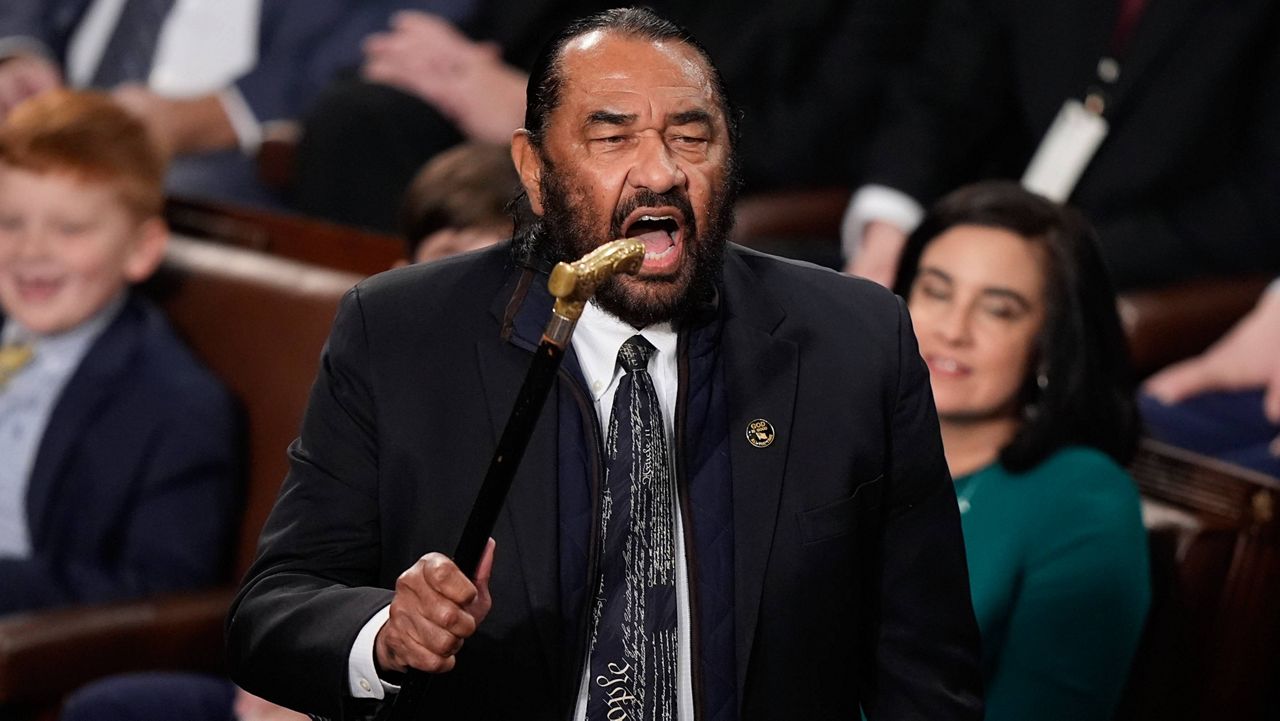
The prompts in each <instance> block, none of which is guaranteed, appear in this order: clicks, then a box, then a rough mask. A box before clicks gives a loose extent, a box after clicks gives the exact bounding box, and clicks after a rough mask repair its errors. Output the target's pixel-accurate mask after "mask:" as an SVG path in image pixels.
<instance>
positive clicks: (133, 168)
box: [0, 91, 238, 613]
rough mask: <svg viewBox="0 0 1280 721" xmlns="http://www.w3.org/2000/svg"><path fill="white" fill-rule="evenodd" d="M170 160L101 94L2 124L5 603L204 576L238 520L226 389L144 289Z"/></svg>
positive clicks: (25, 110)
mask: <svg viewBox="0 0 1280 721" xmlns="http://www.w3.org/2000/svg"><path fill="white" fill-rule="evenodd" d="M164 173H165V164H164V160H163V158H162V157H161V155H160V154H159V152H158V151H157V150H156V148H155V147H154V145H153V144H152V142H151V139H150V137H149V136H148V134H147V130H146V128H145V127H144V126H143V125H142V123H141V122H140V121H138V120H136V119H134V118H133V116H131V115H130V114H129V113H127V112H126V111H124V110H122V109H121V108H119V107H118V106H117V105H116V104H115V103H113V102H112V101H111V100H110V99H109V98H107V97H106V96H104V95H99V94H95V93H85V92H69V91H53V92H49V93H45V94H43V95H40V96H39V97H37V98H35V99H33V100H31V101H28V102H27V103H25V104H23V105H21V106H19V107H18V108H17V109H15V110H14V111H13V112H12V113H11V114H10V116H9V117H8V118H7V120H6V122H5V124H4V125H3V126H0V347H2V348H3V350H0V613H7V612H12V611H17V610H21V609H33V608H42V607H50V606H57V605H63V604H70V603H80V602H102V601H110V600H116V599H122V598H129V597H136V596H140V595H143V594H148V593H152V592H157V591H165V590H170V589H176V588H183V587H194V586H200V585H206V584H212V583H214V582H216V581H218V580H219V579H220V576H221V575H222V572H223V571H224V568H225V564H224V560H225V559H224V552H225V551H226V549H227V548H228V547H229V542H228V539H229V537H230V534H231V532H232V530H233V521H232V518H233V511H234V503H235V497H236V480H235V479H236V474H237V472H238V459H237V445H238V444H237V437H236V436H237V430H236V422H235V412H234V409H233V404H232V401H231V399H230V396H229V395H228V394H227V392H226V390H225V389H224V388H223V387H222V386H221V385H220V384H219V383H218V382H217V381H216V380H215V379H214V378H213V376H212V375H210V373H209V372H208V371H207V370H206V369H204V368H203V367H202V366H201V365H200V364H199V363H198V362H197V361H196V360H195V358H194V357H193V356H192V355H191V353H190V352H189V351H188V350H187V349H186V348H185V347H184V346H183V345H182V343H181V342H180V341H179V340H178V338H177V337H176V336H175V335H174V333H173V331H172V330H171V329H170V328H169V326H168V324H167V323H166V321H165V320H164V318H163V316H162V314H161V312H160V311H159V310H158V309H156V308H155V307H153V306H152V305H150V304H149V303H147V302H146V301H144V300H143V299H142V298H140V297H138V296H137V295H136V294H135V293H134V292H133V291H132V290H131V286H132V285H133V284H134V283H137V282H139V281H142V280H144V279H146V278H147V277H148V276H150V275H151V273H152V272H153V271H154V270H155V269H156V266H157V265H158V264H159V263H160V260H161V258H162V257H163V256H164V251H165V246H166V243H167V239H168V231H167V229H166V227H165V224H164V221H163V220H162V219H161V218H160V212H161V206H162V201H163V197H162V190H161V187H162V182H163V179H164Z"/></svg>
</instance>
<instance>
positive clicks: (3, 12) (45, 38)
mask: <svg viewBox="0 0 1280 721" xmlns="http://www.w3.org/2000/svg"><path fill="white" fill-rule="evenodd" d="M93 1H94V0H5V2H4V3H3V4H2V5H0V38H7V37H13V36H25V37H28V38H31V39H34V40H37V41H39V42H41V43H42V44H44V45H45V47H46V48H48V50H49V51H50V52H51V53H52V54H53V56H54V58H55V59H58V60H62V59H64V58H65V57H66V52H67V45H68V43H69V42H70V40H71V36H72V35H73V33H74V32H75V30H76V28H77V27H78V26H79V24H80V21H81V20H82V19H83V17H84V14H85V12H86V11H87V10H88V8H89V6H90V5H92V4H93ZM475 2H476V0H262V13H261V19H260V22H259V31H258V60H257V63H256V64H255V66H254V67H253V68H252V69H251V70H250V71H248V72H247V73H246V74H245V75H243V76H242V77H241V78H239V79H238V80H237V81H236V86H237V87H238V88H239V90H240V92H241V93H242V94H243V95H244V97H245V100H246V101H247V102H248V104H249V106H250V107H251V108H252V109H253V112H254V114H255V115H256V116H257V118H258V120H259V121H262V122H266V121H271V120H282V119H292V118H297V117H298V116H299V115H300V114H301V113H302V112H303V111H304V110H306V108H307V107H308V106H309V105H310V103H311V101H312V100H313V99H314V98H315V96H316V95H317V94H318V93H319V92H320V90H321V89H323V88H324V86H325V85H326V84H327V83H328V82H329V80H330V79H331V78H332V77H333V75H334V74H335V73H336V72H337V71H338V70H341V69H343V68H346V67H350V66H353V65H357V64H358V63H359V62H360V59H361V57H362V55H361V49H360V43H361V41H363V40H364V38H365V36H367V35H368V34H369V33H372V32H377V31H380V30H384V29H385V28H386V27H387V24H388V21H389V18H390V17H391V14H392V13H393V12H395V11H396V10H401V9H405V8H419V9H424V10H429V11H431V12H435V13H437V14H439V15H441V16H443V17H445V18H447V19H449V20H452V21H454V22H463V21H466V20H468V19H469V18H470V17H471V14H472V13H473V12H474V5H475Z"/></svg>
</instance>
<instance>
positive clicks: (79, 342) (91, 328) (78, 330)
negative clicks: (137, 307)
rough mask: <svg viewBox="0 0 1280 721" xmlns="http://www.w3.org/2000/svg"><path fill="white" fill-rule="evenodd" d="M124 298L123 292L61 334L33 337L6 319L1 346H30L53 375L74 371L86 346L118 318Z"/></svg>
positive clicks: (20, 326) (14, 322) (11, 319)
mask: <svg viewBox="0 0 1280 721" xmlns="http://www.w3.org/2000/svg"><path fill="white" fill-rule="evenodd" d="M126 295H127V293H126V292H121V293H120V294H118V295H117V296H116V297H114V298H112V299H111V300H110V301H109V302H108V303H107V304H106V305H104V306H103V307H102V308H101V309H100V310H99V311H98V312H97V313H94V314H93V315H91V316H89V318H88V319H87V320H85V321H84V322H82V323H81V324H80V325H77V326H76V327H74V328H72V329H71V330H67V331H63V332H61V333H52V334H49V335H41V334H38V333H33V332H31V331H28V330H27V329H26V328H24V327H22V324H20V323H19V322H18V321H17V320H16V319H14V318H12V317H11V318H8V319H7V321H6V322H5V324H4V328H3V329H0V345H9V344H10V343H24V342H29V343H31V344H32V345H33V346H34V347H35V351H36V354H37V356H38V357H39V358H40V363H41V365H43V366H44V367H46V368H49V369H50V370H54V371H57V370H67V369H68V368H73V367H75V366H76V365H78V364H79V363H80V359H81V358H83V357H84V354H85V353H87V352H88V350H89V346H91V345H93V342H94V341H95V340H97V339H98V336H99V335H101V334H102V332H103V331H104V330H106V329H107V326H108V325H110V324H111V321H113V320H115V317H116V316H117V315H119V313H120V309H121V308H123V307H124V302H125V298H126Z"/></svg>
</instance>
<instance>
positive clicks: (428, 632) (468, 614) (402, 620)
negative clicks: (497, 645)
mask: <svg viewBox="0 0 1280 721" xmlns="http://www.w3.org/2000/svg"><path fill="white" fill-rule="evenodd" d="M493 552H494V542H493V539H492V538H491V539H489V545H488V546H486V547H485V549H484V555H483V556H482V557H481V559H480V567H479V568H478V569H477V570H476V579H475V582H474V583H473V582H472V581H471V580H470V579H468V578H467V576H466V574H464V573H463V572H462V571H461V570H460V569H459V568H458V567H457V566H456V565H454V563H453V561H452V560H450V559H449V557H448V556H445V555H444V554H441V553H428V554H427V555H425V556H423V557H422V558H420V559H418V562H417V563H415V564H413V565H412V566H410V567H409V569H408V570H407V571H405V572H404V573H402V574H400V578H399V579H397V580H396V589H395V590H396V595H395V598H393V599H392V601H391V616H390V618H389V619H388V620H387V622H386V623H385V624H384V625H383V626H382V628H381V629H380V630H379V631H378V636H377V638H376V639H375V640H374V659H375V660H376V661H377V664H378V668H379V670H382V671H388V670H389V671H398V672H400V671H406V670H408V669H410V668H416V669H419V670H421V671H427V672H429V673H444V672H446V671H449V670H451V669H452V668H453V664H454V663H455V659H454V654H456V653H457V652H458V650H459V649H460V648H462V643H463V642H464V641H465V640H466V639H467V638H469V637H470V636H471V634H473V633H475V632H476V628H478V627H479V626H480V623H481V622H483V621H484V617H485V616H486V615H488V613H489V608H490V606H491V605H492V601H491V599H490V598H489V574H490V573H492V571H493Z"/></svg>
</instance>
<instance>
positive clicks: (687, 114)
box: [667, 108, 711, 127]
mask: <svg viewBox="0 0 1280 721" xmlns="http://www.w3.org/2000/svg"><path fill="white" fill-rule="evenodd" d="M692 123H702V124H703V125H708V126H709V125H711V113H708V112H707V111H705V110H703V109H702V108H695V109H693V110H682V111H680V112H678V113H672V114H671V115H668V116H667V124H669V125H675V126H677V127H678V126H681V125H690V124H692Z"/></svg>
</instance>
